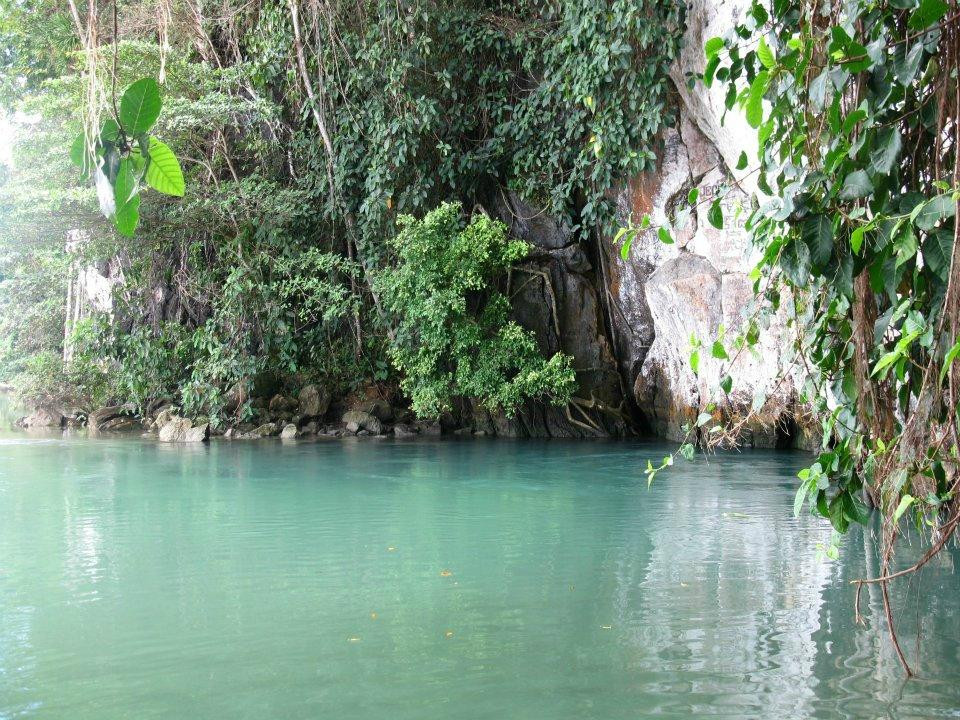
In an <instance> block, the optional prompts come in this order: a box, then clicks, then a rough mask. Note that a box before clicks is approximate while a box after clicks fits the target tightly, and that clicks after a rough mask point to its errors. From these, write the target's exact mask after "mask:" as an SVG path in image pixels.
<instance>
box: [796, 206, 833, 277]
mask: <svg viewBox="0 0 960 720" xmlns="http://www.w3.org/2000/svg"><path fill="white" fill-rule="evenodd" d="M800 235H801V237H803V242H804V244H806V246H807V248H809V250H810V259H811V260H812V261H813V264H814V265H816V266H818V267H824V266H825V265H826V264H827V263H828V262H830V256H831V255H832V254H833V223H832V222H831V221H830V218H828V217H827V216H826V215H814V216H812V217H809V218H807V219H806V220H804V221H803V225H802V226H801V227H800Z"/></svg>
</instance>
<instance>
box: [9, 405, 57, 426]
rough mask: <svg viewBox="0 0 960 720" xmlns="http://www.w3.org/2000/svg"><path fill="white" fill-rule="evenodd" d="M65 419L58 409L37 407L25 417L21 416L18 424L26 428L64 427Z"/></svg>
mask: <svg viewBox="0 0 960 720" xmlns="http://www.w3.org/2000/svg"><path fill="white" fill-rule="evenodd" d="M64 420H65V418H64V417H63V415H62V414H61V413H60V412H59V411H58V410H51V409H49V408H37V409H36V410H34V411H33V412H32V413H30V414H29V415H27V416H26V417H25V418H21V419H20V421H19V423H18V424H19V425H21V426H22V427H25V428H41V427H48V428H49V427H62V426H63V424H64Z"/></svg>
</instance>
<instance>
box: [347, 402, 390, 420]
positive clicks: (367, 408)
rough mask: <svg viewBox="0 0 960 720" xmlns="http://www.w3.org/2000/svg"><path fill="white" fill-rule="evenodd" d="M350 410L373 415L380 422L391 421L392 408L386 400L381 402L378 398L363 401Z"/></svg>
mask: <svg viewBox="0 0 960 720" xmlns="http://www.w3.org/2000/svg"><path fill="white" fill-rule="evenodd" d="M352 409H353V410H359V411H360V412H365V413H367V414H369V415H373V416H374V417H375V418H377V420H380V421H381V422H391V421H392V420H393V407H392V406H391V405H390V403H388V402H387V401H386V400H382V399H380V398H376V399H373V400H364V401H363V402H361V403H359V404H357V405H355V406H354V407H353V408H352Z"/></svg>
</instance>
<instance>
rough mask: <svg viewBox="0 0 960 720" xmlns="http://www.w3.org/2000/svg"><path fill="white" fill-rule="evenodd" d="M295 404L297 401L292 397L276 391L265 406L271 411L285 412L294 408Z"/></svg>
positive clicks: (295, 407)
mask: <svg viewBox="0 0 960 720" xmlns="http://www.w3.org/2000/svg"><path fill="white" fill-rule="evenodd" d="M297 404H298V403H297V401H296V400H294V399H293V398H292V397H287V396H286V395H281V394H280V393H277V394H276V395H274V396H273V397H272V398H270V404H269V405H267V408H268V409H269V410H270V412H272V413H287V412H292V411H293V410H296V409H297Z"/></svg>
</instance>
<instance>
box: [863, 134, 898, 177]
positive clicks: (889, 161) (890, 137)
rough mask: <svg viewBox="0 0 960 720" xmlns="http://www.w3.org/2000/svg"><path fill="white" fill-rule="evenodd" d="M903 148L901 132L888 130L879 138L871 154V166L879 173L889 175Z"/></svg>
mask: <svg viewBox="0 0 960 720" xmlns="http://www.w3.org/2000/svg"><path fill="white" fill-rule="evenodd" d="M902 147H903V141H902V140H901V139H900V131H899V130H898V129H897V128H895V127H892V128H888V129H887V130H885V131H884V132H882V133H880V135H879V136H878V137H877V144H876V147H875V148H874V150H873V152H872V153H871V154H870V164H871V165H872V166H873V169H874V170H875V171H876V172H878V173H883V174H884V175H889V174H890V171H891V170H893V164H894V163H895V162H896V161H897V158H898V157H899V156H900V150H901V148H902Z"/></svg>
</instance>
